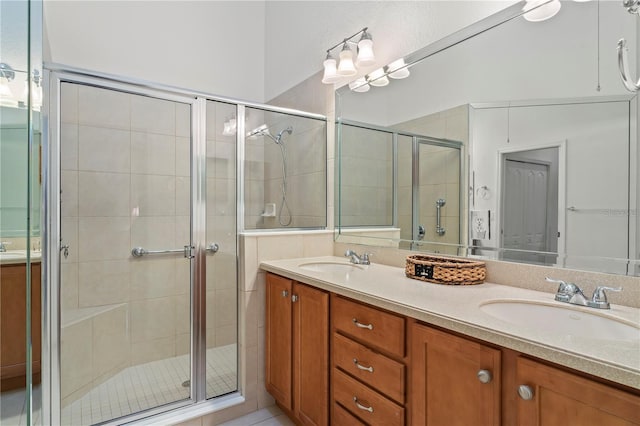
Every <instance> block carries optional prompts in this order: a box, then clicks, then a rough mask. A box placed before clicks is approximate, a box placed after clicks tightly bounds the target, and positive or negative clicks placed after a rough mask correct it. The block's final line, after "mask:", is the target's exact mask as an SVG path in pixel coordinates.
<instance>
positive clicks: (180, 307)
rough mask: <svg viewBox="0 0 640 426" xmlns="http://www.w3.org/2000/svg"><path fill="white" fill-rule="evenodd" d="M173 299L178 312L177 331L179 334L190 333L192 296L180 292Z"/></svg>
mask: <svg viewBox="0 0 640 426" xmlns="http://www.w3.org/2000/svg"><path fill="white" fill-rule="evenodd" d="M173 300H174V302H173V303H174V304H175V314H176V317H175V323H176V333H177V334H178V335H181V334H189V333H190V331H191V318H190V316H191V311H190V310H191V297H190V295H189V294H180V295H177V296H174V297H173ZM207 306H208V304H207Z"/></svg>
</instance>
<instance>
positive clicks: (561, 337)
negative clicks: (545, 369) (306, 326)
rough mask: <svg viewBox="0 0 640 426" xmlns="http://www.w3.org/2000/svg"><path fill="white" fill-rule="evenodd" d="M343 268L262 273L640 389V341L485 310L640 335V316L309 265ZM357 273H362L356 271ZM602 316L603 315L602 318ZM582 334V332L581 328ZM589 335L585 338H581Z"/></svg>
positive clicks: (270, 266)
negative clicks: (528, 311)
mask: <svg viewBox="0 0 640 426" xmlns="http://www.w3.org/2000/svg"><path fill="white" fill-rule="evenodd" d="M312 262H316V263H323V262H339V263H345V262H346V260H345V258H342V257H333V256H325V257H314V258H301V259H284V260H270V261H263V262H262V263H261V264H260V268H261V269H263V270H265V271H268V272H273V273H275V274H278V275H282V276H285V277H288V278H291V279H294V280H296V281H299V282H302V283H306V284H310V285H312V286H315V287H318V288H321V289H323V290H327V291H330V292H333V293H336V294H339V295H342V296H346V297H350V298H352V299H355V300H359V301H361V302H364V303H368V304H371V305H374V306H377V307H379V308H383V309H387V310H390V311H393V312H396V313H399V314H403V315H406V316H409V317H412V318H415V319H417V320H420V321H424V322H426V323H430V324H433V325H436V326H440V327H443V328H446V329H449V330H452V331H456V332H459V333H462V334H465V335H468V336H471V337H475V338H478V339H481V340H484V341H486V342H490V343H494V344H496V345H500V346H503V347H506V348H510V349H513V350H516V351H519V352H522V353H525V354H529V355H532V356H535V357H538V358H540V359H544V360H547V361H550V362H554V363H556V364H560V365H564V366H566V367H570V368H573V369H575V370H578V371H583V372H585V373H588V374H592V375H594V376H597V377H601V378H604V379H608V380H611V381H614V382H617V383H621V384H623V385H626V386H630V387H633V388H635V389H640V339H638V340H636V341H635V342H634V341H625V340H619V341H613V340H605V339H602V337H604V336H600V337H601V338H598V336H593V338H592V337H581V336H577V335H567V334H559V333H558V334H554V333H551V332H549V331H546V332H545V331H544V330H541V329H540V328H536V324H531V325H528V326H519V325H515V324H513V323H511V322H506V321H502V320H499V319H497V318H495V317H493V316H491V315H489V314H487V313H485V312H483V311H482V310H481V308H480V306H481V305H482V304H483V303H486V302H489V301H492V300H503V301H504V300H516V301H526V302H528V303H531V302H534V303H544V304H550V305H557V306H559V307H567V306H570V307H571V308H576V309H578V310H583V311H585V312H588V313H590V314H596V315H603V316H612V317H615V318H617V319H620V320H622V321H624V322H626V323H628V324H634V325H635V326H636V327H638V328H639V331H638V332H639V333H640V309H637V308H631V307H627V306H620V305H613V304H612V305H611V309H610V310H607V311H604V310H596V309H593V308H582V307H576V306H573V305H567V304H564V303H560V302H556V301H555V300H554V294H552V293H545V292H539V291H534V290H527V289H522V288H518V287H510V286H505V285H499V284H492V283H487V282H485V283H484V284H480V285H472V286H449V285H439V284H431V283H427V282H424V281H419V280H414V279H411V278H407V277H406V276H405V274H404V269H403V268H397V267H392V266H387V265H381V264H376V263H372V264H371V265H367V266H360V265H357V270H355V271H354V272H351V273H346V272H343V271H313V270H309V269H308V268H304V269H303V268H301V267H300V265H302V264H304V263H312ZM354 266H355V265H354ZM594 311H596V312H594ZM576 327H581V324H580V323H578V322H576ZM581 334H584V332H583V333H581Z"/></svg>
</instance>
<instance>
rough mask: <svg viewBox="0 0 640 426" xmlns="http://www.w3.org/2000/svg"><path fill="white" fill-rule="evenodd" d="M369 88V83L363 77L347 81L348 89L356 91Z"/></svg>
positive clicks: (360, 91) (359, 91)
mask: <svg viewBox="0 0 640 426" xmlns="http://www.w3.org/2000/svg"><path fill="white" fill-rule="evenodd" d="M370 88H371V86H369V83H367V80H366V79H365V78H364V77H360V78H359V79H357V80H353V81H352V82H351V83H349V89H351V90H352V91H354V92H358V93H364V92H368V91H369V89H370Z"/></svg>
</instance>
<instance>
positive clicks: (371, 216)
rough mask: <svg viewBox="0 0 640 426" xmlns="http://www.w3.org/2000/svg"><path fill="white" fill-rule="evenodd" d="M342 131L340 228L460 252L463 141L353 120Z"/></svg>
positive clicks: (404, 244)
mask: <svg viewBox="0 0 640 426" xmlns="http://www.w3.org/2000/svg"><path fill="white" fill-rule="evenodd" d="M338 131H339V137H338V140H339V144H338V148H339V158H340V164H339V177H338V179H339V195H338V196H339V216H338V219H337V220H338V225H339V227H340V232H341V233H346V234H358V233H360V234H362V235H367V236H369V237H372V238H379V239H382V240H386V241H387V242H388V241H394V242H395V244H399V246H400V247H402V248H411V245H412V244H413V245H418V246H420V247H421V248H422V249H428V250H430V251H433V252H440V253H449V254H456V253H457V250H458V245H459V244H460V243H461V231H460V230H461V227H462V220H461V217H462V216H461V211H462V210H461V207H460V206H461V204H462V202H461V201H462V198H461V197H462V195H463V191H462V187H461V182H462V179H461V176H462V148H463V144H462V143H461V142H458V141H452V140H445V139H439V138H434V137H429V136H424V135H420V134H415V133H411V132H406V131H398V130H396V129H392V128H383V127H377V126H371V125H368V124H363V123H355V122H345V121H343V122H341V123H339V125H338ZM349 228H352V229H353V230H350V229H349ZM359 228H366V230H362V229H359ZM398 241H399V242H398ZM411 241H413V242H411ZM423 241H424V242H423Z"/></svg>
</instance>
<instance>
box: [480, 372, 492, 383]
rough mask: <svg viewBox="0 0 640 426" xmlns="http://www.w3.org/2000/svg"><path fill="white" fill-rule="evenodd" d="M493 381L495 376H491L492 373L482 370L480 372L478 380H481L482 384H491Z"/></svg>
mask: <svg viewBox="0 0 640 426" xmlns="http://www.w3.org/2000/svg"><path fill="white" fill-rule="evenodd" d="M492 379H493V376H492V375H491V371H489V370H480V371H478V380H480V383H484V384H487V383H491V380H492Z"/></svg>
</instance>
